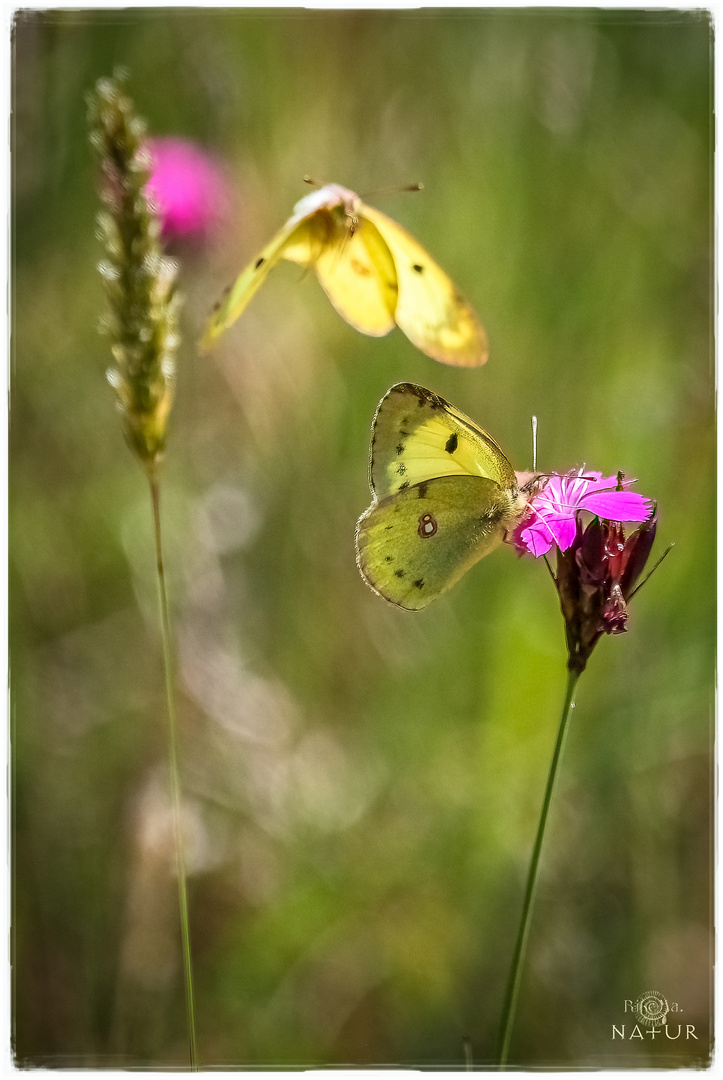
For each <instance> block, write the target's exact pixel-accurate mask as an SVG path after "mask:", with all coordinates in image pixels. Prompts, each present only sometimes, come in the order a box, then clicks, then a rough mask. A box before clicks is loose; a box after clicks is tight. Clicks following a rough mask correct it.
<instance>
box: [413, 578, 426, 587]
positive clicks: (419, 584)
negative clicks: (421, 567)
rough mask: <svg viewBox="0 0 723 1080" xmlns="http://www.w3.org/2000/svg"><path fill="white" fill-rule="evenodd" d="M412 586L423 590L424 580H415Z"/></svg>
mask: <svg viewBox="0 0 723 1080" xmlns="http://www.w3.org/2000/svg"><path fill="white" fill-rule="evenodd" d="M414 584H415V585H416V587H417V588H418V589H423V588H424V578H421V577H420V578H417V580H416V581H415V582H414Z"/></svg>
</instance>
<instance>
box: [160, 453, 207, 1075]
mask: <svg viewBox="0 0 723 1080" xmlns="http://www.w3.org/2000/svg"><path fill="white" fill-rule="evenodd" d="M148 481H149V483H150V487H151V503H152V505H153V525H154V529H155V537H156V571H157V575H158V604H159V609H160V618H161V636H162V638H163V666H164V669H165V675H166V709H167V713H168V762H169V772H170V780H171V799H172V804H173V833H174V842H175V849H176V876H177V878H178V907H179V912H180V917H181V941H182V947H183V970H184V982H185V988H186V1018H187V1022H188V1050H189V1057H190V1062H191V1069H192V1070H193V1071H194V1072H196V1071H197V1070H198V1055H197V1052H196V1018H195V1010H194V1005H193V971H192V968H191V938H190V934H189V932H188V899H187V895H186V864H185V859H184V856H183V833H182V829H181V782H180V779H179V771H178V753H177V750H176V741H177V740H176V710H175V706H174V700H173V678H172V667H171V624H170V619H169V617H168V597H167V595H166V575H165V572H164V569H163V545H162V543H161V498H160V488H159V485H158V479H157V477H156V474H155V470H153V469H150V470H149V471H148Z"/></svg>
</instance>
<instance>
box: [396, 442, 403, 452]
mask: <svg viewBox="0 0 723 1080" xmlns="http://www.w3.org/2000/svg"><path fill="white" fill-rule="evenodd" d="M397 453H398V454H403V453H404V443H397Z"/></svg>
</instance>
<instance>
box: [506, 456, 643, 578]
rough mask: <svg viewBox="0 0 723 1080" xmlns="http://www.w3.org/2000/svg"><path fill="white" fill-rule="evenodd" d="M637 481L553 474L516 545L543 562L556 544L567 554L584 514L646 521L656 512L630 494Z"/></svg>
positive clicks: (536, 498)
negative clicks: (580, 513)
mask: <svg viewBox="0 0 723 1080" xmlns="http://www.w3.org/2000/svg"><path fill="white" fill-rule="evenodd" d="M634 482H635V481H634V480H623V481H622V487H621V486H620V481H619V479H618V477H617V476H603V475H602V473H600V472H592V471H590V470H583V469H580V471H579V472H578V473H572V474H568V475H566V476H561V475H559V474H553V475H552V476H550V477H548V478H547V481H546V482H545V485H544V487H542V488H541V489H540V490H539V491H538V492H537V493H536V494H535V495H533V496H532V498H531V500H530V505H529V510H528V513H527V515H526V517H525V518H524V519H523V520H522V522H521V523H520V525H518V527H517V528H516V529H515V531H514V533H513V543H514V544H515V546H516V547H517V550H518V551H520V552H521V553H524V552H525V551H527V552H529V553H530V554H531V555H534V556H535V558H539V556H540V555H545V554H547V552H548V551H549V550H550V548H551V547H552V546H553V544H555V545H556V546H557V547H558V549H559V550H560V551H567V549H568V548H569V547H570V545H571V544H572V542H573V540H574V539H575V535H576V532H577V516H578V514H579V512H580V511H581V510H586V511H588V512H589V513H591V514H595V515H597V516H598V517H600V518H601V519H604V520H610V521H646V520H647V519H648V518H649V517H650V515H651V513H652V510H653V504H652V502H651V500H650V499H646V498H644V497H643V496H642V495H638V494H637V493H636V492H633V491H627V490H626V489H627V488H629V487H630V486H631V484H633V483H634Z"/></svg>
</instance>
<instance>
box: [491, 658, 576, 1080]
mask: <svg viewBox="0 0 723 1080" xmlns="http://www.w3.org/2000/svg"><path fill="white" fill-rule="evenodd" d="M579 678H580V672H579V671H573V670H568V675H567V690H566V692H565V703H564V705H563V707H562V716H561V717H560V727H559V730H558V732H557V742H556V743H555V750H554V752H553V755H552V762H551V763H550V772H549V775H548V777H547V787H546V788H545V797H544V799H543V800H542V810H541V811H540V821H539V824H538V826H537V835H536V837H535V845H534V847H533V849H532V859H531V860H530V869H529V871H528V874H527V886H526V888H525V898H524V901H523V903H522V918H521V920H520V928H519V931H518V933H517V944H516V945H515V952H514V956H513V957H512V967H511V969H510V977H509V981H508V983H507V993H506V995H505V1004H504V1009H503V1011H502V1028H501V1032H502V1034H501V1050H500V1060H499V1068H500V1069H505V1068H506V1066H507V1056H508V1054H509V1049H510V1039H511V1037H512V1027H513V1024H514V1022H515V1012H516V1010H517V999H518V997H519V994H520V985H521V982H522V969H523V966H524V962H525V954H526V952H527V940H528V937H529V934H530V923H531V921H532V907H533V904H534V900H535V892H536V890H537V875H538V871H539V868H540V855H541V852H542V844H543V841H544V839H545V830H546V828H547V818H548V815H549V812H550V805H551V803H552V797H553V795H554V793H555V785H556V783H557V776H558V773H559V768H560V760H561V758H562V751H563V748H564V746H565V739H566V738H567V729H568V726H569V720H570V716H571V715H572V709H573V698H574V696H575V688H576V686H577V680H578V679H579Z"/></svg>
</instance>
